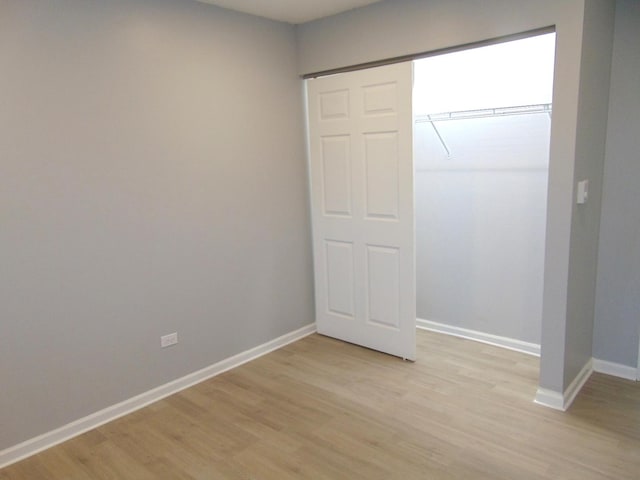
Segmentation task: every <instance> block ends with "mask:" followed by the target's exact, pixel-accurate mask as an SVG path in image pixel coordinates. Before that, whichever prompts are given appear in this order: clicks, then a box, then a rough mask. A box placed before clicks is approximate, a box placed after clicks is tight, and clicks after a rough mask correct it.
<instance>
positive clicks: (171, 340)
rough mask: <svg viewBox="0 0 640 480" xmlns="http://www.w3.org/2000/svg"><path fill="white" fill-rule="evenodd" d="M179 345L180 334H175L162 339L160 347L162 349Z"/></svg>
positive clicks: (164, 336)
mask: <svg viewBox="0 0 640 480" xmlns="http://www.w3.org/2000/svg"><path fill="white" fill-rule="evenodd" d="M176 343H178V332H173V333H170V334H168V335H163V336H162V337H160V346H161V347H162V348H166V347H170V346H171V345H175V344H176Z"/></svg>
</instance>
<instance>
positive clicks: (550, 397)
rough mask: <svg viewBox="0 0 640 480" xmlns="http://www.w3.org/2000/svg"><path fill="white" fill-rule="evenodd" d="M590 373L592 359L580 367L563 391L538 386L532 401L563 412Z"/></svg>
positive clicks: (591, 370)
mask: <svg viewBox="0 0 640 480" xmlns="http://www.w3.org/2000/svg"><path fill="white" fill-rule="evenodd" d="M592 373H593V359H589V361H588V362H587V363H585V365H584V367H582V370H580V373H578V375H576V378H574V379H573V381H572V382H571V384H570V385H569V386H568V387H567V388H566V389H565V391H564V393H559V392H556V391H554V390H548V389H546V388H541V387H540V388H538V391H537V392H536V398H535V400H534V402H535V403H537V404H539V405H543V406H545V407H549V408H554V409H556V410H562V411H563V412H564V411H566V410H567V409H568V408H569V407H570V406H571V404H572V403H573V401H574V400H575V399H576V396H577V395H578V393H580V390H582V387H583V386H584V384H585V383H587V380H589V377H590V376H591V374H592Z"/></svg>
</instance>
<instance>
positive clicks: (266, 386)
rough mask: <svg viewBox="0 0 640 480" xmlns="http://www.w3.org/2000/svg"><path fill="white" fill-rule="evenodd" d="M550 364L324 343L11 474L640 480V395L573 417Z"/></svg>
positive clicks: (599, 378)
mask: <svg viewBox="0 0 640 480" xmlns="http://www.w3.org/2000/svg"><path fill="white" fill-rule="evenodd" d="M537 377H538V359H537V358H535V357H530V356H527V355H524V354H519V353H516V352H511V351H508V350H503V349H500V348H497V347H492V346H488V345H483V344H480V343H476V342H472V341H469V340H463V339H459V338H454V337H449V336H445V335H440V334H436V333H431V332H425V331H418V361H417V362H415V363H409V362H403V361H401V360H399V359H396V358H393V357H390V356H387V355H384V354H380V353H377V352H373V351H371V350H367V349H364V348H359V347H356V346H354V345H350V344H346V343H342V342H339V341H336V340H332V339H329V338H326V337H322V336H319V335H312V336H310V337H307V338H305V339H303V340H301V341H299V342H296V343H294V344H291V345H289V346H287V347H285V348H283V349H281V350H278V351H276V352H273V353H271V354H269V355H266V356H264V357H262V358H260V359H258V360H256V361H253V362H251V363H248V364H245V365H243V366H241V367H239V368H236V369H234V370H232V371H229V372H226V373H224V374H222V375H220V376H218V377H215V378H213V379H211V380H209V381H206V382H203V383H201V384H199V385H197V386H195V387H192V388H190V389H188V390H185V391H183V392H181V393H179V394H176V395H173V396H171V397H168V398H167V399H165V400H162V401H160V402H157V403H155V404H153V405H151V406H149V407H146V408H144V409H142V410H139V411H137V412H135V413H133V414H131V415H128V416H126V417H123V418H121V419H119V420H116V421H114V422H112V423H109V424H107V425H104V426H102V427H100V428H98V429H96V430H93V431H91V432H88V433H86V434H84V435H82V436H80V437H77V438H75V439H72V440H70V441H68V442H66V443H63V444H61V445H59V446H57V447H54V448H51V449H49V450H47V451H45V452H43V453H40V454H38V455H35V456H33V457H31V458H29V459H27V460H24V461H22V462H20V463H17V464H15V465H12V466H9V467H7V468H5V469H3V470H0V480H15V479H29V480H35V479H70V480H75V479H141V480H144V479H165V478H166V479H190V480H191V479H243V480H248V479H256V480H257V479H267V480H268V479H277V480H286V479H299V478H309V479H367V480H376V479H402V480H409V479H433V480H439V479H473V480H479V479H491V480H501V479H505V480H506V479H509V480H514V479H517V480H527V479H532V480H533V479H554V480H560V479H562V480H572V479H576V480H578V479H579V480H590V479H598V480H602V479H616V480H620V479H634V480H638V479H640V384H637V383H636V382H630V381H625V380H620V379H616V378H613V377H608V376H605V375H599V374H594V375H593V376H592V378H591V379H590V380H589V382H588V383H587V385H586V386H585V387H584V389H583V391H582V393H581V394H580V396H579V397H578V398H577V399H576V401H575V403H574V405H573V406H572V408H571V409H570V411H569V412H566V413H561V412H556V411H553V410H550V409H547V408H544V407H541V406H538V405H535V404H534V403H533V402H532V399H533V397H534V395H535V391H536V387H537Z"/></svg>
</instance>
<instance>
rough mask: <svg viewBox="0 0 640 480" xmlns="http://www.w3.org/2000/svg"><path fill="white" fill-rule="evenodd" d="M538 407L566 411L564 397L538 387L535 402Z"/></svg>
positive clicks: (553, 391)
mask: <svg viewBox="0 0 640 480" xmlns="http://www.w3.org/2000/svg"><path fill="white" fill-rule="evenodd" d="M533 401H534V402H535V403H537V404H538V405H542V406H544V407H549V408H553V409H554V410H562V411H564V410H565V408H564V397H563V396H562V394H561V393H559V392H556V391H555V390H549V389H546V388H542V387H538V391H537V392H536V398H535V399H534V400H533Z"/></svg>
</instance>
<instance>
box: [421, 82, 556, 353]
mask: <svg viewBox="0 0 640 480" xmlns="http://www.w3.org/2000/svg"><path fill="white" fill-rule="evenodd" d="M416 88H421V87H420V85H417V86H416ZM436 124H437V128H438V131H439V133H440V135H441V136H442V138H443V139H444V140H445V141H446V144H447V146H448V148H449V150H450V151H451V157H450V158H447V155H446V154H445V153H444V149H443V147H442V145H441V144H440V142H439V140H438V137H437V136H436V134H435V132H434V130H433V128H432V127H431V124H429V123H417V124H416V126H415V129H414V159H415V169H416V173H415V192H416V207H415V212H416V287H417V290H416V291H417V298H416V300H417V312H418V318H423V319H427V320H433V321H437V322H440V323H445V324H447V325H452V326H456V327H461V328H467V329H471V330H477V331H481V332H484V333H489V334H493V335H499V336H503V337H507V338H513V339H517V340H521V341H525V342H530V343H535V344H540V329H541V320H542V286H543V276H544V269H543V266H544V234H545V223H546V207H547V176H548V165H549V127H550V119H549V115H547V114H546V113H538V114H534V115H531V114H528V115H515V116H502V117H489V118H476V119H466V120H461V119H458V120H455V121H443V122H436Z"/></svg>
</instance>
